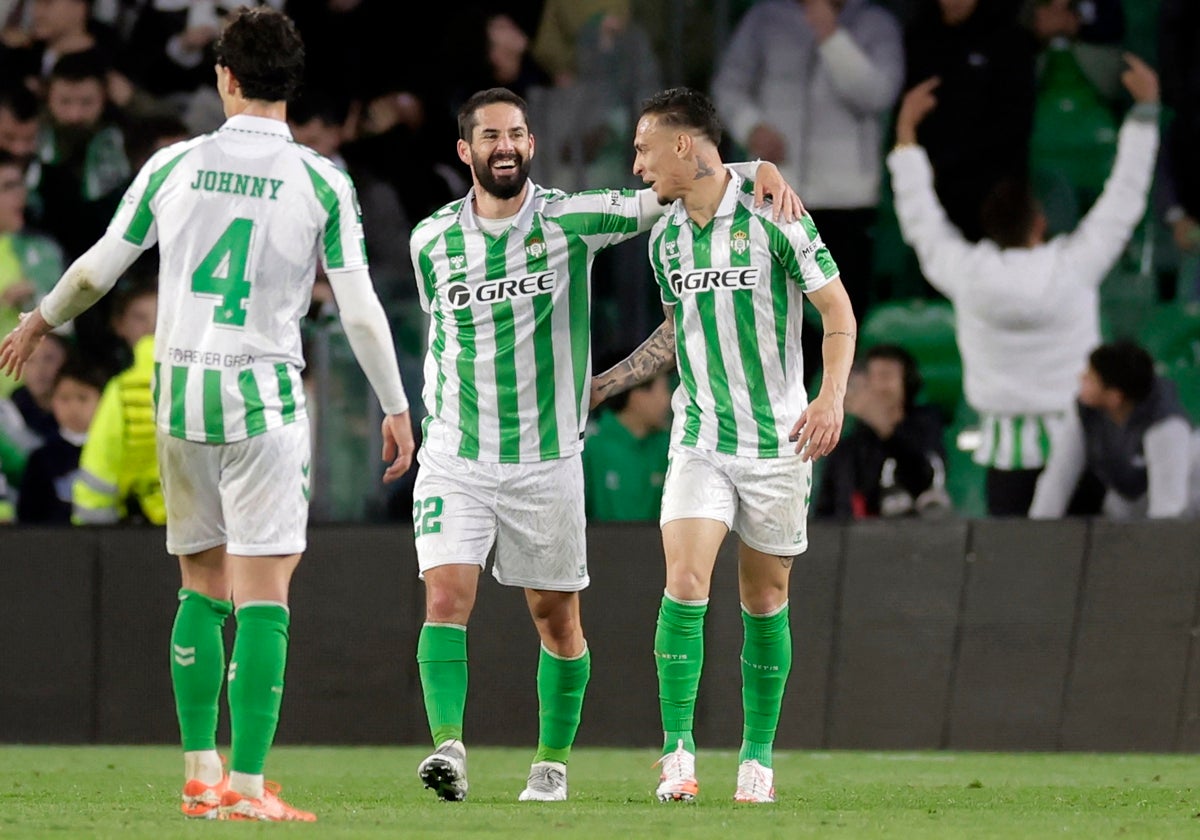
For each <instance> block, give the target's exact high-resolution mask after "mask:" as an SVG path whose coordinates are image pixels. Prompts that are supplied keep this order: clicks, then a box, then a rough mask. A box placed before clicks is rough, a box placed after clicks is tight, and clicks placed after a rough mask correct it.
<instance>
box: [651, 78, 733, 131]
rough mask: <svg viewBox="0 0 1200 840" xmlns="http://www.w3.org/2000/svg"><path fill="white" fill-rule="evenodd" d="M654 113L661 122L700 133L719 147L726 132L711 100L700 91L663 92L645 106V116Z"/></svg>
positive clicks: (678, 89) (690, 89)
mask: <svg viewBox="0 0 1200 840" xmlns="http://www.w3.org/2000/svg"><path fill="white" fill-rule="evenodd" d="M646 114H654V115H655V116H657V117H658V118H659V121H660V122H662V123H664V124H666V125H673V126H676V127H678V128H688V129H691V130H693V131H698V132H700V133H701V134H703V135H704V136H705V137H707V138H708V139H709V140H711V141H712V142H713V143H715V144H717V145H720V143H721V137H722V136H723V135H724V132H725V129H724V127H723V126H722V125H721V119H720V117H718V116H717V108H716V106H715V105H713V102H712V100H711V99H709V98H708V97H707V96H705V95H704V94H703V93H701V92H700V91H698V90H693V89H692V88H687V87H674V88H668V89H667V90H664V91H660V92H659V93H656V94H654V96H651V97H650V98H649V99H647V100H645V101H644V102H643V103H642V115H643V116H645V115H646Z"/></svg>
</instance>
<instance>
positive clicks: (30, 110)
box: [0, 84, 39, 122]
mask: <svg viewBox="0 0 1200 840" xmlns="http://www.w3.org/2000/svg"><path fill="white" fill-rule="evenodd" d="M38 110H39V108H38V98H37V95H36V94H34V92H33V91H31V90H30V89H29V88H27V87H25V86H24V85H19V84H12V85H4V86H3V87H0V111H9V112H10V113H12V115H13V117H15V118H16V120H17V122H29V121H30V120H36V119H37V116H38Z"/></svg>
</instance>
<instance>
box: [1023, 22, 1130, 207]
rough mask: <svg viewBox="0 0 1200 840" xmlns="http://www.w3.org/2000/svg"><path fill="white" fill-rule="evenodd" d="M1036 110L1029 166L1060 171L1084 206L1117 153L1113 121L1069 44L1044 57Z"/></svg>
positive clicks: (1096, 190) (1088, 203) (1051, 49)
mask: <svg viewBox="0 0 1200 840" xmlns="http://www.w3.org/2000/svg"><path fill="white" fill-rule="evenodd" d="M1043 62H1044V63H1043V66H1042V71H1041V75H1040V77H1039V79H1038V93H1037V100H1036V103H1035V106H1034V119H1033V137H1032V139H1031V141H1030V163H1031V168H1032V170H1033V171H1034V172H1038V173H1044V172H1060V173H1062V174H1063V175H1065V176H1066V178H1067V180H1068V181H1069V182H1070V183H1071V185H1072V186H1073V187H1074V188H1075V190H1076V192H1077V194H1078V195H1079V196H1080V202H1081V204H1082V205H1090V204H1091V202H1092V201H1093V200H1094V199H1095V197H1096V196H1097V195H1099V193H1100V190H1101V189H1102V188H1103V186H1104V180H1105V178H1107V176H1108V172H1109V170H1110V169H1111V168H1112V162H1113V157H1114V155H1115V153H1116V142H1117V118H1116V115H1115V114H1114V113H1113V110H1112V108H1111V106H1110V105H1109V103H1107V102H1106V101H1105V100H1104V99H1103V98H1102V96H1101V95H1100V92H1099V91H1098V90H1097V88H1096V86H1095V85H1094V84H1093V83H1092V81H1091V80H1089V78H1088V77H1087V75H1086V74H1085V73H1084V70H1083V68H1082V67H1081V66H1080V63H1079V60H1078V59H1077V58H1076V56H1075V54H1074V52H1073V51H1072V49H1071V48H1070V47H1069V46H1062V47H1057V46H1051V47H1050V48H1048V49H1047V50H1046V52H1045V53H1044V55H1043Z"/></svg>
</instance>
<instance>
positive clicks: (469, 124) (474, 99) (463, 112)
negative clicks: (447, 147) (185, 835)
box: [458, 87, 529, 143]
mask: <svg viewBox="0 0 1200 840" xmlns="http://www.w3.org/2000/svg"><path fill="white" fill-rule="evenodd" d="M498 102H504V103H507V104H509V105H512V106H513V107H515V108H518V109H520V111H521V116H523V117H524V118H525V124H526V125H529V105H528V104H527V103H526V102H525V100H524V99H522V98H521V97H520V96H518V95H517V94H515V93H513V92H512V91H511V90H509V89H508V88H503V87H494V88H488V89H487V90H481V91H477V92H476V93H473V94H471V98H470V99H468V100H467V101H466V102H464V103H463V104H462V107H461V108H459V109H458V137H459V139H460V140H465V141H467V142H468V143H470V142H471V132H473V131H474V130H475V126H476V124H477V123H478V122H479V121H478V120H477V119H476V118H475V112H476V111H478V110H479V109H480V108H483V107H485V106H487V105H495V104H496V103H498Z"/></svg>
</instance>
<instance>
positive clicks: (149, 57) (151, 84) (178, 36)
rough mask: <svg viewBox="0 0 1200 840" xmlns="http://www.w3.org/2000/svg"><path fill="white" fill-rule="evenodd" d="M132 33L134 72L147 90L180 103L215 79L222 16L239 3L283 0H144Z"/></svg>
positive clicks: (130, 46)
mask: <svg viewBox="0 0 1200 840" xmlns="http://www.w3.org/2000/svg"><path fill="white" fill-rule="evenodd" d="M138 5H139V8H138V10H137V16H136V20H135V21H134V23H133V26H132V28H131V31H130V33H129V37H128V39H127V47H128V53H129V56H130V59H129V73H130V76H131V77H132V79H133V81H135V82H137V83H138V84H139V85H140V86H141V87H143V88H145V89H146V91H147V92H149V93H150V94H151V95H153V96H156V97H164V98H166V99H168V100H170V101H173V102H175V103H176V105H177V106H178V105H180V104H182V101H183V100H184V99H185V98H186V97H187V96H188V95H190V94H191V93H193V92H194V91H195V90H196V89H197V88H199V87H202V86H209V85H210V84H211V82H212V72H213V70H212V68H213V62H214V56H213V53H212V44H213V42H214V41H215V40H216V38H217V35H218V34H219V33H220V28H221V21H222V18H223V17H224V16H225V15H226V14H228V13H229V12H231V11H233V10H234V9H236V8H238V7H239V6H262V5H267V6H273V7H275V8H276V9H280V8H282V7H283V2H282V0H274V2H261V0H143V2H139V4H138Z"/></svg>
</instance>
